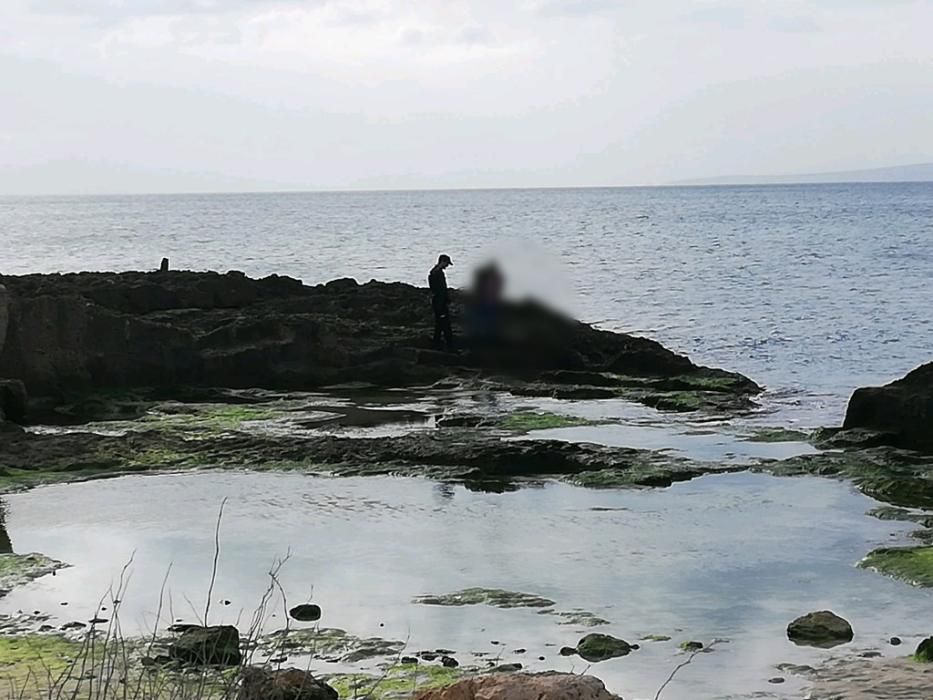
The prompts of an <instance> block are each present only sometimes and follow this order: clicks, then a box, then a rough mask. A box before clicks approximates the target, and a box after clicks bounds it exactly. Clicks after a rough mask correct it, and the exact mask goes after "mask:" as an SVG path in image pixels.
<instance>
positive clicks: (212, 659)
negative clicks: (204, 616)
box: [168, 625, 242, 666]
mask: <svg viewBox="0 0 933 700" xmlns="http://www.w3.org/2000/svg"><path fill="white" fill-rule="evenodd" d="M168 655H169V657H170V658H172V659H173V660H175V661H178V662H180V663H183V664H191V665H194V666H237V665H239V663H240V661H241V660H242V655H241V653H240V632H239V631H238V630H237V628H236V627H233V626H232V625H219V626H215V627H200V626H199V627H192V628H189V629H187V630H185V631H184V632H182V634H181V636H179V637H178V639H176V640H175V641H173V642H172V643H171V645H170V646H169V648H168Z"/></svg>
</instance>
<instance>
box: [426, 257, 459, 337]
mask: <svg viewBox="0 0 933 700" xmlns="http://www.w3.org/2000/svg"><path fill="white" fill-rule="evenodd" d="M451 265H453V262H452V261H451V259H450V256H449V255H447V254H444V255H441V256H440V257H439V258H438V259H437V265H435V266H434V267H432V268H431V273H430V274H429V275H428V286H429V287H430V288H431V308H432V309H433V310H434V346H435V347H440V345H441V336H442V335H443V336H444V345H445V347H446V348H447V349H448V350H451V349H453V344H454V337H453V336H454V333H453V330H452V329H451V327H450V292H449V290H448V289H447V276H446V275H445V274H444V270H445V269H446V268H448V267H450V266H451Z"/></svg>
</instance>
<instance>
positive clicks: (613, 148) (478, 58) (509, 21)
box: [0, 0, 933, 194]
mask: <svg viewBox="0 0 933 700" xmlns="http://www.w3.org/2000/svg"><path fill="white" fill-rule="evenodd" d="M931 31H933V0H731V1H730V0H470V1H467V0H0V88H2V94H3V99H2V103H0V194H31V193H97V192H100V193H110V192H131V193H132V192H185V191H248V190H315V189H395V188H448V187H539V186H540V187H563V186H603V185H636V184H657V183H666V182H671V181H677V180H682V179H691V178H702V177H715V176H721V175H731V174H737V173H741V174H749V175H768V174H783V173H798V172H800V173H803V172H827V171H837V170H847V169H863V168H871V167H883V166H890V165H898V164H908V163H918V162H927V161H933V89H931V86H933V41H931V39H930V36H931Z"/></svg>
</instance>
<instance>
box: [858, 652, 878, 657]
mask: <svg viewBox="0 0 933 700" xmlns="http://www.w3.org/2000/svg"><path fill="white" fill-rule="evenodd" d="M859 656H861V657H862V658H863V659H877V658H878V657H879V656H881V652H880V651H863V652H862V653H861V654H859Z"/></svg>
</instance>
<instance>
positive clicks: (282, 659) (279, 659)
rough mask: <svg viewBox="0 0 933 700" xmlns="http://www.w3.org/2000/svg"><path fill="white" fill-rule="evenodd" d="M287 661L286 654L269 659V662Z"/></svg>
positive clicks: (280, 662) (282, 662) (279, 662)
mask: <svg viewBox="0 0 933 700" xmlns="http://www.w3.org/2000/svg"><path fill="white" fill-rule="evenodd" d="M286 661H288V657H287V656H276V657H275V658H274V659H269V663H270V664H284V663H285V662H286Z"/></svg>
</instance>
